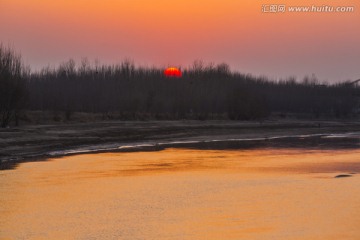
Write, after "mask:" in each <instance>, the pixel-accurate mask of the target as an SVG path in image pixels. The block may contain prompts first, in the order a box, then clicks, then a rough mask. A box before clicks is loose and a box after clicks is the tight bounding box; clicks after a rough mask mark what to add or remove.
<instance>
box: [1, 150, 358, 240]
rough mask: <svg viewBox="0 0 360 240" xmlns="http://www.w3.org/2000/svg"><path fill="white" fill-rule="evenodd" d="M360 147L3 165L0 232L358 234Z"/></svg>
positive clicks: (54, 235) (66, 235) (105, 156)
mask: <svg viewBox="0 0 360 240" xmlns="http://www.w3.org/2000/svg"><path fill="white" fill-rule="evenodd" d="M359 153H360V152H359V151H358V150H355V151H315V150H311V151H299V150H270V149H267V150H241V151H238V150H231V151H228V150H226V151H222V150H221V151H220V150H189V149H167V150H163V151H158V152H132V153H101V154H84V155H78V156H69V157H63V158H54V159H52V160H51V161H46V162H33V163H25V164H20V166H19V167H18V168H17V169H15V170H9V171H2V172H0V182H2V183H6V184H2V185H0V203H1V204H0V212H1V215H2V218H0V229H1V231H0V238H1V239H2V238H5V239H6V238H10V239H11V238H18V239H21V238H28V237H29V236H32V237H34V238H44V237H45V238H47V239H59V238H63V239H74V238H84V239H87V238H100V239H104V238H106V239H108V238H120V239H169V238H171V239H200V240H201V239H242V238H244V239H289V236H291V237H290V238H291V239H330V240H332V239H338V236H348V237H350V238H351V239H358V238H359V237H360V231H359V230H358V225H357V223H358V222H359V221H360V214H359V211H357V210H356V209H360V203H359V201H358V199H359V197H360V189H359V188H357V187H356V186H357V185H358V184H359V178H358V176H357V174H355V173H358V172H359V170H360V167H359V163H358V162H356V160H357V156H359ZM350 173H353V174H351V176H352V177H348V178H342V179H340V178H334V177H335V176H337V175H340V174H350ZM329 215H330V216H332V217H329ZM15 226H16V227H15ZM139 229H141V231H139Z"/></svg>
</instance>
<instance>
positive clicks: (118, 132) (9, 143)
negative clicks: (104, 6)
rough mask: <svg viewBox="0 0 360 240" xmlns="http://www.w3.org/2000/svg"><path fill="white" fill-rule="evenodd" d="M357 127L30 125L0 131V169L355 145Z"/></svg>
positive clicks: (313, 124)
mask: <svg viewBox="0 0 360 240" xmlns="http://www.w3.org/2000/svg"><path fill="white" fill-rule="evenodd" d="M359 131H360V123H359V122H356V121H354V122H351V121H299V120H287V121H265V122H262V123H260V122H235V121H146V122H140V121H139V122H135V121H133V122H130V121H112V122H96V123H75V124H74V123H73V124H58V125H34V126H26V127H20V128H11V129H1V130H0V159H1V165H0V168H1V169H7V168H11V167H13V166H14V164H16V163H19V162H23V161H33V160H39V159H43V158H44V157H45V158H46V157H49V156H61V155H68V154H78V153H83V152H104V151H139V150H147V151H149V150H150V151H153V150H160V149H164V148H168V147H185V148H198V149H237V148H256V147H288V148H297V147H304V148H334V147H336V148H357V147H359V137H358V132H359Z"/></svg>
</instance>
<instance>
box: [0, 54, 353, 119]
mask: <svg viewBox="0 0 360 240" xmlns="http://www.w3.org/2000/svg"><path fill="white" fill-rule="evenodd" d="M163 70H164V69H160V68H155V67H153V68H149V67H137V66H135V64H134V63H133V62H131V61H124V62H122V63H120V64H118V65H99V64H95V65H91V64H90V63H89V62H88V61H87V60H86V59H84V60H83V61H82V62H81V63H80V64H78V65H77V64H76V63H75V61H73V60H69V61H68V62H65V63H63V64H61V65H60V66H59V67H57V68H53V69H52V68H49V67H48V68H44V69H42V70H41V71H39V72H36V73H32V74H23V78H24V79H25V80H26V89H27V93H28V94H27V101H26V104H25V105H23V109H26V110H40V111H50V112H62V113H64V115H65V116H66V117H65V118H66V119H67V120H71V117H72V114H73V113H74V112H89V113H102V114H103V116H104V117H106V118H112V117H114V116H116V118H118V119H123V120H146V119H200V120H206V119H231V120H262V119H265V118H266V117H268V116H269V114H271V113H274V112H277V113H281V114H282V115H283V116H285V115H287V114H305V115H307V116H311V117H337V118H342V117H350V116H353V115H354V114H355V113H356V111H357V109H358V103H359V101H358V96H359V88H358V87H356V86H355V84H350V83H342V84H332V85H330V84H318V82H317V80H316V79H315V78H305V79H304V80H303V81H301V82H297V81H295V79H294V78H290V79H287V80H280V81H270V80H268V79H267V78H265V77H254V76H251V75H245V74H241V73H238V72H232V71H230V69H229V67H228V65H226V64H218V65H214V64H208V65H205V64H203V63H202V62H201V61H196V62H194V64H193V65H192V66H191V67H189V68H186V69H183V70H182V73H183V76H182V77H181V78H169V77H165V76H164V75H163ZM3 82H4V81H3V80H2V79H1V82H0V83H1V89H2V90H1V91H2V94H3V92H4V91H5V90H4V86H3V85H2V84H3ZM5 88H6V86H5ZM1 101H2V100H1Z"/></svg>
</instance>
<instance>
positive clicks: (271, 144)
mask: <svg viewBox="0 0 360 240" xmlns="http://www.w3.org/2000/svg"><path fill="white" fill-rule="evenodd" d="M167 148H181V149H194V150H246V149H298V150H299V149H304V150H355V149H360V132H346V133H336V134H333V133H331V134H325V133H324V134H306V135H285V136H284V135H279V136H272V137H260V138H220V139H212V138H207V139H203V140H177V141H176V140H168V141H154V140H151V141H136V142H130V143H129V142H128V143H109V144H95V145H86V146H80V147H75V148H71V147H69V148H68V149H65V150H49V151H46V152H42V153H38V154H34V155H29V156H24V157H23V158H18V159H12V160H7V161H2V162H1V165H0V170H9V169H14V168H16V166H17V165H18V164H20V163H23V162H31V161H46V160H48V159H49V158H53V157H63V156H70V155H77V154H89V153H91V154H96V153H105V152H147V151H148V152H150V151H161V150H165V149H167Z"/></svg>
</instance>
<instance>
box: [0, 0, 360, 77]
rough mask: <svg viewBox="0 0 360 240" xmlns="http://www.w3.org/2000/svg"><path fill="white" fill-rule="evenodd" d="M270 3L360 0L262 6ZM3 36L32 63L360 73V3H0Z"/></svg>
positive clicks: (92, 0)
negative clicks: (346, 9) (312, 9)
mask: <svg viewBox="0 0 360 240" xmlns="http://www.w3.org/2000/svg"><path fill="white" fill-rule="evenodd" d="M266 4H285V5H286V7H288V6H311V5H316V6H322V5H329V6H335V7H336V6H354V7H355V10H354V11H353V12H351V13H304V12H303V13H291V12H288V11H286V12H285V13H263V12H262V6H263V5H266ZM0 42H2V43H3V44H5V45H6V46H7V45H10V46H11V47H13V48H15V49H16V50H17V51H19V52H21V54H22V56H23V59H24V60H25V63H26V64H28V65H30V66H31V68H32V69H33V70H36V69H40V68H41V67H43V66H47V65H49V64H50V65H52V66H57V65H58V64H59V63H61V62H63V61H66V60H68V59H69V58H73V59H75V60H77V61H79V60H80V59H81V58H82V57H88V58H89V60H91V61H93V60H94V59H96V58H97V59H99V60H100V62H101V63H106V64H108V63H117V62H119V61H121V60H123V59H125V58H130V59H133V60H134V61H135V63H136V64H139V65H147V66H152V65H155V66H159V67H163V66H169V65H176V66H184V67H186V66H189V65H190V64H191V63H192V62H193V61H194V60H196V59H202V60H203V61H204V62H215V63H220V62H226V63H228V64H229V65H230V66H231V69H232V70H237V71H240V72H244V73H252V74H255V75H267V76H269V77H271V78H279V77H282V78H285V77H288V76H297V77H298V78H299V79H302V78H303V77H304V76H305V75H306V74H308V75H312V74H315V75H316V76H317V77H318V78H319V79H320V80H321V81H331V82H337V81H345V80H355V79H359V78H360V1H359V0H342V1H340V0H335V1H332V0H313V1H308V0H304V1H297V0H282V1H278V0H206V1H205V0H204V1H203V0H0Z"/></svg>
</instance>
